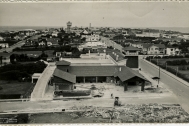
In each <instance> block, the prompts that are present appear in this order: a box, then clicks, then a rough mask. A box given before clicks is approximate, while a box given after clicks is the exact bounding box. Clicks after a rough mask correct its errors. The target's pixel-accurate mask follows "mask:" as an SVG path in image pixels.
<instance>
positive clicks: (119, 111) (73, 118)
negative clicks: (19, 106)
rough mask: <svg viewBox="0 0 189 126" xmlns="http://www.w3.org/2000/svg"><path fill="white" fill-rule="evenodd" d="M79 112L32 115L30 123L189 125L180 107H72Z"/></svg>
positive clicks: (129, 105) (188, 117)
mask: <svg viewBox="0 0 189 126" xmlns="http://www.w3.org/2000/svg"><path fill="white" fill-rule="evenodd" d="M72 110H76V111H77V112H62V113H48V114H31V115H30V118H29V123H30V124H33V123H188V122H189V115H188V114H187V113H186V112H185V111H184V110H183V109H182V108H181V107H180V106H179V105H178V104H171V105H166V104H164V105H158V104H142V105H134V104H132V105H131V104H127V105H125V106H122V107H115V108H102V107H92V106H80V107H78V106H77V107H76V106H75V107H72Z"/></svg>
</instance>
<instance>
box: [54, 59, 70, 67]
mask: <svg viewBox="0 0 189 126" xmlns="http://www.w3.org/2000/svg"><path fill="white" fill-rule="evenodd" d="M70 64H71V63H70V62H68V61H65V60H62V61H58V62H56V65H57V66H69V65H70Z"/></svg>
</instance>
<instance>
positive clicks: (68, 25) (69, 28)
mask: <svg viewBox="0 0 189 126" xmlns="http://www.w3.org/2000/svg"><path fill="white" fill-rule="evenodd" d="M71 26H72V23H71V22H70V21H68V23H67V33H70V32H71Z"/></svg>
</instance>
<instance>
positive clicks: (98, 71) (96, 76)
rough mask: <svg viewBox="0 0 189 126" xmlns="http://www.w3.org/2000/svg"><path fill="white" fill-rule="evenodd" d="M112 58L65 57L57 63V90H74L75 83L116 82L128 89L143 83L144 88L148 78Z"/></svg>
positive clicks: (55, 74) (142, 87)
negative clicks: (114, 62)
mask: <svg viewBox="0 0 189 126" xmlns="http://www.w3.org/2000/svg"><path fill="white" fill-rule="evenodd" d="M109 60H110V59H101V60H99V59H90V58H89V59H86V58H85V59H64V60H62V61H59V62H57V63H56V69H55V71H54V74H53V76H54V83H55V85H56V90H73V89H74V88H73V87H74V84H75V83H116V84H119V85H121V86H123V87H124V91H127V90H128V86H129V85H137V84H139V83H141V90H144V86H145V81H147V79H146V78H144V77H143V76H142V75H141V74H140V73H139V72H138V71H135V70H132V69H130V68H128V67H126V66H125V65H116V64H112V63H111V61H109Z"/></svg>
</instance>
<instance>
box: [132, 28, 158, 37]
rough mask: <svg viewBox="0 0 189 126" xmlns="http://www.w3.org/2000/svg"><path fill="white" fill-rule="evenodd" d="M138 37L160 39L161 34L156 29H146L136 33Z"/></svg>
mask: <svg viewBox="0 0 189 126" xmlns="http://www.w3.org/2000/svg"><path fill="white" fill-rule="evenodd" d="M135 35H136V36H137V37H155V38H159V37H160V32H159V30H154V29H145V30H141V31H138V32H136V33H135Z"/></svg>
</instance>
